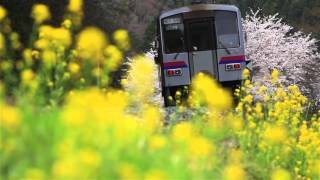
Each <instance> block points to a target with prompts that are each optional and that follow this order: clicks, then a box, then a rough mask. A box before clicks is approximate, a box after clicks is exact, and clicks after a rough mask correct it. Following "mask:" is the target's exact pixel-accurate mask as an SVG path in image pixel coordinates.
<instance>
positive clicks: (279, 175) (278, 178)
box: [271, 169, 291, 180]
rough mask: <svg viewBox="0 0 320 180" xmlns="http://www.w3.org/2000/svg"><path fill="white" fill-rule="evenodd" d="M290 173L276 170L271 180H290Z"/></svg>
mask: <svg viewBox="0 0 320 180" xmlns="http://www.w3.org/2000/svg"><path fill="white" fill-rule="evenodd" d="M290 179H291V176H290V173H289V172H288V171H286V170H284V169H276V170H274V171H273V172H272V175H271V180H290Z"/></svg>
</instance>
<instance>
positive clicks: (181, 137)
mask: <svg viewBox="0 0 320 180" xmlns="http://www.w3.org/2000/svg"><path fill="white" fill-rule="evenodd" d="M194 131H195V130H194V128H193V126H192V124H190V123H187V122H183V123H180V124H177V125H176V126H175V127H174V128H173V131H172V138H173V140H176V141H186V140H190V139H191V137H192V136H193V135H194V134H195V132H194Z"/></svg>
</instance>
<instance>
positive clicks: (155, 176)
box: [144, 169, 168, 180]
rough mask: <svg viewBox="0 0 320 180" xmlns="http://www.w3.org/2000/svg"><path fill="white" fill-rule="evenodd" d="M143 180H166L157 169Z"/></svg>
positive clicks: (164, 174)
mask: <svg viewBox="0 0 320 180" xmlns="http://www.w3.org/2000/svg"><path fill="white" fill-rule="evenodd" d="M144 179H145V180H164V179H168V177H167V175H166V173H165V172H163V171H161V170H157V169H153V170H151V171H149V172H147V174H146V175H145V178H144Z"/></svg>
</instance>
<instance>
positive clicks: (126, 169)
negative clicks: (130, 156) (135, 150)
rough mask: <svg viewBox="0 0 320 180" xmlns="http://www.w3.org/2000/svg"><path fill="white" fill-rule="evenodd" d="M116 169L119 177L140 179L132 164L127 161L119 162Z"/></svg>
mask: <svg viewBox="0 0 320 180" xmlns="http://www.w3.org/2000/svg"><path fill="white" fill-rule="evenodd" d="M118 170H119V172H118V173H119V176H120V178H121V179H140V178H138V177H139V175H138V172H137V170H136V167H135V166H134V165H131V164H129V163H121V164H120V167H119V168H118Z"/></svg>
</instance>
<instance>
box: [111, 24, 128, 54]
mask: <svg viewBox="0 0 320 180" xmlns="http://www.w3.org/2000/svg"><path fill="white" fill-rule="evenodd" d="M113 39H114V40H115V42H116V45H117V46H118V47H119V48H120V49H122V50H124V51H127V50H129V49H130V38H129V34H128V31H126V30H124V29H119V30H117V31H116V32H114V33H113Z"/></svg>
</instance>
